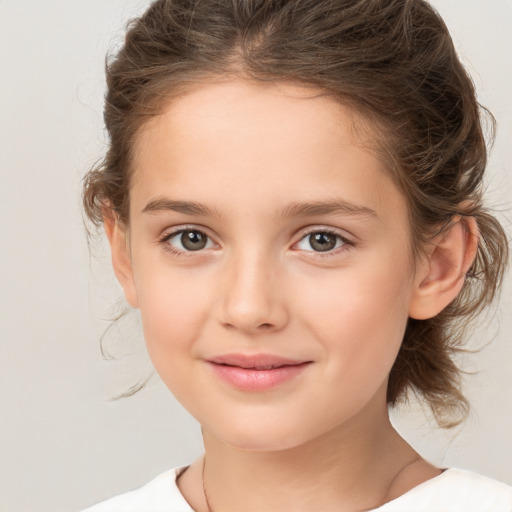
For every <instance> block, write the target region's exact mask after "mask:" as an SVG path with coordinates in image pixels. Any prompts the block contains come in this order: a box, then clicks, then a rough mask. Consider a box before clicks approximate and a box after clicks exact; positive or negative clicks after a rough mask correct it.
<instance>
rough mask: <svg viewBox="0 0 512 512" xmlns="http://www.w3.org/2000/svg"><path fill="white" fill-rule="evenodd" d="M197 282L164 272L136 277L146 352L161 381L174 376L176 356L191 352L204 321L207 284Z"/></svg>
mask: <svg viewBox="0 0 512 512" xmlns="http://www.w3.org/2000/svg"><path fill="white" fill-rule="evenodd" d="M146 268H148V267H146ZM149 268H151V267H149ZM153 268H154V269H156V268H158V267H156V266H155V267H153ZM160 270H162V268H160ZM197 281H198V280H197V279H194V278H193V277H190V276H188V275H187V274H186V273H178V272H164V271H161V272H156V271H155V272H152V271H146V272H145V273H144V274H142V275H139V276H137V279H136V283H137V295H138V299H139V308H140V311H141V317H142V324H143V329H144V338H145V340H146V345H147V348H148V353H149V355H150V357H151V359H152V361H153V364H154V366H155V368H156V370H157V372H158V373H159V374H160V375H161V377H162V378H163V379H164V381H167V376H168V375H171V376H172V375H176V371H177V369H178V370H179V367H180V364H179V357H180V355H182V354H186V353H189V352H190V351H191V348H192V347H193V346H194V342H195V341H196V340H197V339H198V337H199V335H200V332H201V331H202V329H203V326H204V323H205V322H206V320H207V314H208V311H209V309H210V307H209V301H208V293H207V288H208V286H207V283H206V282H205V281H204V280H199V281H200V283H198V282H197ZM177 367H178V368H177Z"/></svg>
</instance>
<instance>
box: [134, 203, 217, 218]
mask: <svg viewBox="0 0 512 512" xmlns="http://www.w3.org/2000/svg"><path fill="white" fill-rule="evenodd" d="M165 211H174V212H178V213H184V214H186V215H197V216H205V217H207V216H213V215H215V214H216V215H217V216H219V215H218V212H217V213H216V212H214V211H213V210H211V209H210V208H208V207H207V206H206V205H204V204H201V203H196V202H194V201H174V200H172V199H166V198H156V199H152V200H151V201H149V203H148V204H147V205H146V206H145V207H144V208H143V210H142V213H153V212H154V213H156V212H165Z"/></svg>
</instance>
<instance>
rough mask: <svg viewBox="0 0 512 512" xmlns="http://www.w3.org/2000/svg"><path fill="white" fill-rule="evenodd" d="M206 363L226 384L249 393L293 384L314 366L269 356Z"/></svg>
mask: <svg viewBox="0 0 512 512" xmlns="http://www.w3.org/2000/svg"><path fill="white" fill-rule="evenodd" d="M206 362H207V363H208V365H209V366H210V367H211V368H212V370H213V372H214V373H215V374H216V375H217V376H218V377H220V379H221V380H222V381H223V382H224V383H227V384H229V385H230V386H231V387H234V388H236V389H238V390H242V391H248V392H263V391H267V390H270V389H272V388H274V387H276V386H279V385H281V384H284V383H285V382H288V381H291V380H293V379H295V378H296V377H298V376H299V375H301V374H302V373H303V372H304V371H305V370H306V368H307V367H308V366H309V365H310V364H311V363H312V361H306V360H294V359H288V358H283V357H280V356H276V355H269V354H258V355H245V354H227V355H222V356H218V357H213V358H211V359H208V360H206Z"/></svg>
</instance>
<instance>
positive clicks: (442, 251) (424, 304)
mask: <svg viewBox="0 0 512 512" xmlns="http://www.w3.org/2000/svg"><path fill="white" fill-rule="evenodd" d="M478 243H479V233H478V226H477V224H476V220H475V218H474V217H460V216H458V217H454V218H453V219H452V221H451V224H450V226H449V228H448V229H447V230H444V231H443V233H441V234H440V235H439V236H438V237H437V238H436V239H435V240H434V241H433V247H432V249H431V250H430V251H428V253H427V255H426V256H425V257H424V259H423V260H422V261H421V262H419V263H418V268H417V272H416V276H415V283H414V290H413V295H412V298H411V303H410V307H409V316H410V317H411V318H415V319H417V320H426V319H428V318H433V317H434V316H436V315H437V314H439V313H440V312H441V311H442V310H443V309H444V308H445V307H446V306H448V304H450V302H452V301H453V300H454V299H455V297H457V295H458V294H459V292H460V290H461V289H462V286H463V285H464V280H465V277H466V273H467V272H468V270H469V268H470V267H471V265H472V263H473V261H474V259H475V256H476V252H477V249H478Z"/></svg>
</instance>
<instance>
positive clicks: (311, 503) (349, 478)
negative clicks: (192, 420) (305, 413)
mask: <svg viewBox="0 0 512 512" xmlns="http://www.w3.org/2000/svg"><path fill="white" fill-rule="evenodd" d="M370 414H371V415H372V417H371V418H368V417H364V416H365V414H364V412H363V414H362V416H363V417H361V418H354V419H353V420H352V421H350V422H348V423H347V424H343V425H342V426H339V427H337V428H336V429H333V430H331V431H329V432H327V433H325V434H324V435H322V436H320V437H317V438H315V439H313V440H310V441H308V442H307V443H305V444H302V445H300V446H297V447H294V448H289V449H285V450H279V451H249V450H243V449H239V448H236V447H233V446H230V445H228V444H226V443H224V442H222V441H220V440H219V439H218V438H216V437H215V436H213V435H211V434H210V433H209V432H208V431H206V430H205V431H204V432H203V435H204V444H205V454H206V456H205V457H206V459H205V460H206V464H205V468H204V484H205V489H206V492H207V495H208V501H209V504H210V508H211V512H217V511H218V510H222V512H231V511H240V510H244V511H245V512H253V511H254V512H256V511H260V512H261V511H266V512H274V511H281V510H288V511H300V510H322V511H325V512H328V511H331V510H332V511H336V512H342V511H344V510H347V511H349V510H350V511H353V510H368V509H371V508H375V507H378V506H379V505H381V504H383V503H384V502H385V501H388V495H389V490H390V488H391V486H392V484H393V481H394V479H395V477H396V475H398V474H399V473H400V471H401V470H402V469H403V468H404V467H406V466H407V465H408V464H411V462H413V461H415V460H417V459H418V455H417V454H416V453H415V452H414V451H413V450H412V448H410V447H409V445H407V444H406V443H405V441H403V439H402V438H401V437H400V436H399V435H398V434H397V432H396V431H395V430H394V429H393V427H392V426H391V424H390V422H389V418H388V415H387V409H383V410H381V411H380V413H379V414H377V415H375V410H374V409H373V411H372V412H371V413H370ZM248 496H249V497H250V499H248ZM205 509H206V510H208V507H205Z"/></svg>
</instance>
